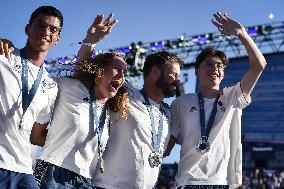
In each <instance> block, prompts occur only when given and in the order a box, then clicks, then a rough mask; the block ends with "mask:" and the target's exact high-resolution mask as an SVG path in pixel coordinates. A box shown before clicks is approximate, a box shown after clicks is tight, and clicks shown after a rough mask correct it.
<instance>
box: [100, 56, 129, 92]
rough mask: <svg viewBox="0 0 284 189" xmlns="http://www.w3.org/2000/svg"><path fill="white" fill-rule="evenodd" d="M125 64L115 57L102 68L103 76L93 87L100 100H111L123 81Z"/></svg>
mask: <svg viewBox="0 0 284 189" xmlns="http://www.w3.org/2000/svg"><path fill="white" fill-rule="evenodd" d="M125 73H126V62H125V61H124V60H123V58H121V57H118V56H116V57H115V58H114V59H113V60H112V61H111V62H110V63H109V64H107V65H106V66H105V67H104V71H103V75H102V77H101V78H100V81H99V83H98V84H97V85H96V86H95V90H96V94H98V95H100V98H112V97H114V96H115V95H116V93H117V91H118V89H119V88H120V87H121V86H122V85H123V83H124V81H125Z"/></svg>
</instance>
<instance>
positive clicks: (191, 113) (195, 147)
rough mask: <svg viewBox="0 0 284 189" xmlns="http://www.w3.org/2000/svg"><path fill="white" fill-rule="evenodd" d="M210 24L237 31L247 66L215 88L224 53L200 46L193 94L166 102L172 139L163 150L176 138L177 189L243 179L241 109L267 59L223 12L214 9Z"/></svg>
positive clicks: (225, 184)
mask: <svg viewBox="0 0 284 189" xmlns="http://www.w3.org/2000/svg"><path fill="white" fill-rule="evenodd" d="M214 17H215V19H216V20H212V22H213V24H214V25H215V26H216V27H217V28H218V29H219V31H220V32H221V33H223V34H225V35H235V36H237V37H238V38H239V39H240V40H241V42H242V43H243V45H244V46H245V48H246V50H247V53H248V57H249V68H248V70H247V72H246V73H245V74H244V76H243V78H242V80H241V81H240V82H238V83H237V84H236V85H234V86H231V87H228V88H225V89H223V90H220V83H221V81H222V80H223V79H224V69H225V67H226V65H227V64H228V58H227V57H226V56H225V54H224V53H223V52H221V51H219V50H217V49H215V48H206V49H204V50H203V51H202V52H201V53H200V54H199V55H198V56H197V58H196V62H195V71H196V75H197V77H198V81H199V92H198V94H186V95H183V96H181V97H179V98H177V99H176V100H175V101H174V102H173V103H172V105H171V110H172V118H173V119H172V128H171V135H172V136H171V140H170V143H169V145H168V150H167V152H166V153H165V156H166V155H168V154H169V153H170V150H171V148H172V147H173V145H174V144H175V143H178V144H180V145H181V154H180V157H181V159H180V162H179V168H178V174H177V176H176V181H177V185H178V187H179V188H180V189H183V188H186V189H195V188H196V189H203V188H205V189H207V188H210V189H211V188H229V186H230V188H235V187H237V186H239V185H240V184H241V181H242V159H241V158H242V144H241V133H240V126H241V114H242V109H243V108H244V107H246V106H247V105H249V103H250V102H251V98H250V94H251V92H252V90H253V88H254V86H255V84H256V82H257V80H258V78H259V77H260V75H261V72H262V71H263V69H264V67H265V65H266V61H265V58H264V57H263V55H262V53H261V52H260V50H259V49H258V47H257V46H256V44H255V43H254V42H253V40H252V39H251V37H250V36H249V35H248V34H247V32H246V30H245V28H244V27H243V26H242V25H241V24H240V23H239V22H237V21H235V20H233V19H231V18H229V17H228V15H227V14H226V13H225V14H221V13H219V12H218V13H216V14H214Z"/></svg>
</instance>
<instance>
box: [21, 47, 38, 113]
mask: <svg viewBox="0 0 284 189" xmlns="http://www.w3.org/2000/svg"><path fill="white" fill-rule="evenodd" d="M20 55H21V63H22V78H21V79H22V109H23V117H24V114H25V112H26V111H27V109H28V107H29V105H30V104H31V102H32V100H33V98H34V96H35V94H36V91H37V89H38V87H39V84H40V81H41V78H42V73H43V66H40V69H39V71H38V73H37V77H36V80H35V81H34V83H33V85H32V87H31V89H30V91H29V89H28V75H29V73H28V63H27V62H28V60H27V58H26V55H25V53H24V51H23V49H21V51H20Z"/></svg>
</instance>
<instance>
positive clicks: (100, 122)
mask: <svg viewBox="0 0 284 189" xmlns="http://www.w3.org/2000/svg"><path fill="white" fill-rule="evenodd" d="M89 94H90V101H91V103H90V104H91V109H90V110H91V111H90V121H91V123H92V124H93V123H95V125H96V131H97V135H98V153H99V156H100V157H101V156H102V154H103V148H102V133H103V129H104V125H105V123H106V117H107V110H106V109H107V108H106V106H104V107H103V109H102V113H101V115H100V117H99V118H98V116H97V104H96V99H97V98H96V96H95V92H94V90H93V89H92V87H90V88H89Z"/></svg>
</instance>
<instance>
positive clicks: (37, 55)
mask: <svg viewBox="0 0 284 189" xmlns="http://www.w3.org/2000/svg"><path fill="white" fill-rule="evenodd" d="M23 50H24V52H25V54H26V56H27V59H28V60H29V61H30V62H31V63H32V64H33V65H35V66H38V67H40V66H41V65H42V64H43V62H44V59H45V57H46V55H47V51H46V52H39V51H35V50H33V49H32V48H31V47H30V45H29V44H28V43H27V44H26V46H25V47H24V49H23Z"/></svg>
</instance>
